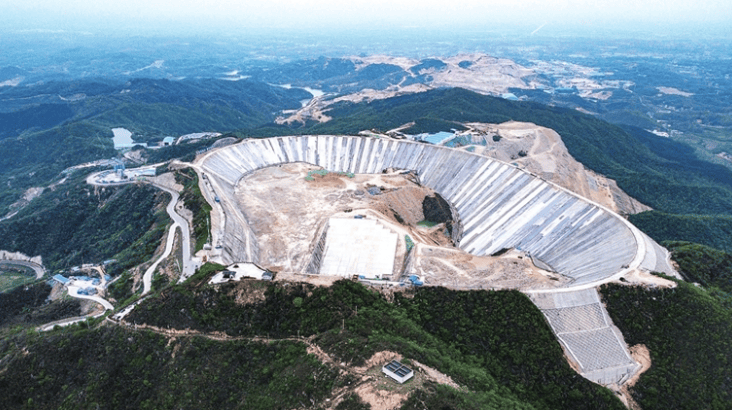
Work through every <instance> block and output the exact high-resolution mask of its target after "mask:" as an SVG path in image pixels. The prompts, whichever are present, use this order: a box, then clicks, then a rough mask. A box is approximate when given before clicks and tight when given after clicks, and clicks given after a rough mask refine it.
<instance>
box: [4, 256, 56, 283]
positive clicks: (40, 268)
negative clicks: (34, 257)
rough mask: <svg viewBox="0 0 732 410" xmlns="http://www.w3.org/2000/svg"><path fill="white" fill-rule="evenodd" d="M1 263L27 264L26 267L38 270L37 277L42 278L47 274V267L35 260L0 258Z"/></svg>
mask: <svg viewBox="0 0 732 410" xmlns="http://www.w3.org/2000/svg"><path fill="white" fill-rule="evenodd" d="M0 263H4V264H8V265H20V266H25V267H26V268H31V269H33V271H35V272H36V279H40V278H42V277H43V275H45V274H46V269H45V268H44V267H43V266H41V265H39V264H37V263H34V262H29V261H21V260H16V259H0Z"/></svg>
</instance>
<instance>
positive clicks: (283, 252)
mask: <svg viewBox="0 0 732 410" xmlns="http://www.w3.org/2000/svg"><path fill="white" fill-rule="evenodd" d="M317 169H318V168H316V167H314V166H312V165H308V164H303V163H297V164H287V165H282V166H276V167H269V168H265V169H262V170H259V171H256V172H254V173H252V174H250V175H248V176H246V177H245V178H244V179H242V180H241V181H240V182H239V184H238V185H237V188H236V197H237V201H238V205H239V206H240V207H241V209H242V210H243V211H244V213H245V215H246V218H247V220H248V221H251V222H250V226H251V228H252V231H253V232H254V234H255V235H256V237H257V241H258V244H259V249H260V255H259V256H260V261H259V263H260V265H261V266H263V267H266V268H268V269H271V270H273V271H275V272H277V276H276V280H280V281H282V280H284V281H293V280H294V281H305V282H308V283H312V284H315V285H318V286H329V285H330V284H332V283H333V282H334V281H336V280H338V279H340V277H325V276H320V275H303V274H302V273H304V272H305V270H306V266H307V265H308V263H309V262H310V258H311V255H312V253H313V249H314V247H315V242H316V238H317V237H320V232H322V230H323V229H325V224H326V223H327V221H328V219H329V218H331V217H333V216H338V217H348V216H350V215H356V214H359V215H364V216H366V217H367V218H373V219H378V220H380V223H381V225H383V226H385V227H386V228H388V229H390V230H391V231H392V232H395V233H397V234H398V237H399V243H398V245H397V253H396V258H395V259H396V260H395V263H394V270H393V274H394V275H393V277H392V280H398V279H403V278H401V276H400V275H401V274H402V273H403V274H404V275H411V274H416V275H419V276H420V277H421V278H422V279H423V280H424V281H425V283H427V284H429V285H440V286H446V287H451V288H455V289H507V288H514V289H515V288H519V289H521V288H532V289H537V288H554V287H558V286H562V285H564V284H566V282H567V281H568V280H567V278H565V277H562V276H561V275H558V274H556V273H553V272H549V271H546V270H543V269H540V268H538V267H536V266H535V265H534V264H533V262H532V261H531V258H529V257H527V256H526V255H524V254H523V253H521V252H518V251H509V252H506V253H504V254H503V255H500V256H497V257H478V256H474V255H470V254H468V253H467V252H464V251H462V250H460V249H458V248H456V247H455V246H454V244H453V243H452V240H451V239H450V237H449V235H448V234H447V230H446V227H445V224H437V225H436V226H432V227H426V226H418V225H417V224H418V223H419V222H420V221H422V220H423V219H424V214H423V210H422V202H423V200H424V198H425V196H428V195H433V194H434V193H433V192H432V191H431V190H429V189H427V188H424V187H421V186H419V185H417V184H416V183H415V182H413V181H412V180H410V178H409V177H408V175H407V176H405V175H398V174H379V175H354V176H353V178H349V177H348V176H346V175H339V174H335V173H330V174H327V175H325V176H320V175H317V174H312V172H311V171H314V170H317ZM309 173H310V174H311V176H310V177H308V174H309ZM308 178H309V179H312V180H308ZM369 191H371V192H369ZM406 235H409V237H410V238H412V239H413V241H414V242H415V244H416V247H415V249H414V250H413V251H412V252H411V254H410V255H411V256H410V259H409V260H405V257H406V256H407V251H406V245H405V242H404V240H403V238H404V237H405V236H406ZM405 267H406V271H403V269H404V268H405Z"/></svg>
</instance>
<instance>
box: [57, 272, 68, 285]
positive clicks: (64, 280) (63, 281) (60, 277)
mask: <svg viewBox="0 0 732 410" xmlns="http://www.w3.org/2000/svg"><path fill="white" fill-rule="evenodd" d="M53 279H54V280H55V281H56V282H58V283H60V284H62V285H66V284H68V283H69V280H68V279H67V278H66V277H64V276H63V275H58V274H57V275H53Z"/></svg>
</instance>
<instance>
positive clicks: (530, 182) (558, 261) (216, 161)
mask: <svg viewBox="0 0 732 410" xmlns="http://www.w3.org/2000/svg"><path fill="white" fill-rule="evenodd" d="M291 162H307V163H310V164H313V165H316V166H320V167H323V168H325V169H328V170H330V171H338V172H353V173H366V174H369V173H381V172H382V171H383V170H385V169H387V168H395V169H405V170H413V171H415V172H416V173H417V174H418V176H419V179H420V182H421V183H422V184H423V185H425V186H427V187H429V188H431V189H433V190H435V191H436V192H438V193H440V194H441V195H442V196H443V197H444V198H445V199H446V200H447V201H449V202H450V203H451V204H453V205H454V207H455V209H456V210H457V213H458V215H459V218H460V220H461V222H462V224H463V226H464V235H463V237H462V238H461V239H460V242H459V247H460V248H461V249H463V250H465V251H467V252H469V253H471V254H474V255H479V256H483V255H490V254H492V253H494V252H496V251H498V250H500V249H506V248H518V249H521V250H524V251H527V252H529V253H531V255H532V257H534V258H537V259H539V260H540V261H542V262H543V263H545V264H547V265H549V266H551V267H553V268H554V269H555V270H556V271H557V273H560V274H562V275H565V276H567V277H569V278H570V279H571V282H570V284H569V285H567V286H568V287H578V286H582V287H592V286H595V285H597V284H599V283H602V282H603V281H607V280H609V279H610V278H614V277H618V276H620V275H622V274H624V273H625V272H627V271H628V270H630V269H635V268H637V267H638V266H640V264H641V262H642V260H643V259H644V258H645V252H646V248H647V246H648V245H647V242H646V241H645V240H643V238H642V236H641V234H640V233H639V231H637V229H635V228H634V227H633V226H632V225H631V224H630V223H628V222H627V221H625V220H624V219H623V218H622V217H620V216H619V215H617V214H614V213H612V212H611V211H609V210H607V209H605V208H603V207H601V206H599V205H597V204H595V203H592V202H590V201H588V200H586V199H584V198H581V197H579V196H577V195H575V194H573V193H571V192H569V191H567V190H565V189H563V188H560V187H558V186H556V185H554V184H551V183H549V182H546V181H544V180H541V179H540V178H538V177H537V176H535V175H532V174H529V173H527V172H525V171H523V170H521V169H518V168H516V167H514V166H512V165H509V164H506V163H503V162H500V161H497V160H495V159H491V158H488V157H483V156H480V155H477V154H472V153H469V152H465V151H459V150H454V149H450V148H445V147H439V146H433V145H427V144H421V143H415V142H411V141H401V140H391V139H381V138H371V137H347V136H302V137H275V138H268V139H250V140H245V141H243V142H242V143H240V144H236V145H230V146H227V147H223V148H220V149H217V150H213V151H210V152H209V153H207V154H205V156H204V157H203V158H201V159H200V160H199V165H200V167H201V169H202V170H203V171H204V172H205V173H206V174H208V175H209V176H210V177H212V178H215V179H216V181H217V186H219V187H220V188H218V189H221V190H222V191H224V192H226V193H222V195H231V194H232V193H233V191H234V188H235V186H236V184H237V183H238V181H239V180H240V179H241V178H242V177H244V176H245V175H247V174H249V173H251V172H253V171H256V170H257V169H261V168H264V167H268V166H273V165H278V164H284V163H291ZM229 202H232V203H233V201H229ZM240 222H244V221H240ZM227 223H229V219H227ZM231 223H232V224H234V223H237V222H236V221H232V222H231ZM226 229H227V230H229V229H230V227H227V228H226ZM240 229H241V228H240ZM234 230H235V229H234V228H233V227H231V231H232V232H233V231H234ZM252 240H253V238H252V236H251V235H250V231H249V229H248V228H244V231H241V230H240V231H239V232H238V234H235V235H232V238H231V241H233V242H237V241H239V242H242V243H241V244H236V243H231V244H225V245H224V246H225V248H228V249H229V250H226V249H225V252H224V253H225V254H227V257H226V258H225V259H226V260H228V261H254V260H256V257H257V256H256V252H254V251H253V250H254V249H256V248H257V247H256V244H253V243H252ZM242 250H247V251H246V253H245V254H242ZM242 259H246V260H242Z"/></svg>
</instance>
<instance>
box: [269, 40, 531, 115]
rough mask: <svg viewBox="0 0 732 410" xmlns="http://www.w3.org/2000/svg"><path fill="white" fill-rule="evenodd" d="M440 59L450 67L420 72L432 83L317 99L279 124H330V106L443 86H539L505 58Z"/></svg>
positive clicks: (399, 60)
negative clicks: (465, 64)
mask: <svg viewBox="0 0 732 410" xmlns="http://www.w3.org/2000/svg"><path fill="white" fill-rule="evenodd" d="M350 59H351V60H352V61H353V62H354V63H355V64H356V67H357V69H362V68H364V67H366V66H368V65H372V64H393V65H397V66H399V67H401V68H402V69H404V70H408V69H410V68H411V67H413V66H415V65H417V64H419V61H417V60H413V59H409V58H404V57H392V56H385V55H373V56H368V57H356V56H354V57H350ZM441 60H442V61H443V62H444V63H445V64H446V65H447V66H446V67H443V68H441V69H434V68H432V69H423V70H420V72H419V73H418V74H420V75H429V76H430V77H432V79H431V81H429V82H427V83H426V84H409V85H403V83H402V84H393V85H391V86H389V87H387V88H386V89H383V90H373V89H364V90H361V91H359V92H356V93H352V94H348V95H343V96H339V97H338V98H334V99H326V98H314V99H313V100H312V101H310V103H309V104H308V105H307V106H305V107H303V108H301V109H299V110H296V111H294V112H288V113H285V115H283V116H281V117H280V118H278V119H277V120H276V122H277V123H280V124H290V123H294V122H300V123H304V122H305V121H307V120H315V121H318V122H326V121H330V120H331V117H329V116H328V110H329V108H328V107H329V106H330V105H332V104H335V103H337V102H340V101H352V102H361V101H373V100H376V99H385V98H391V97H395V96H397V95H402V94H408V93H416V92H422V91H427V90H431V89H435V88H442V87H461V88H465V89H468V90H472V91H475V92H478V93H482V94H491V95H500V94H502V93H506V92H508V89H509V88H523V89H527V88H528V89H533V88H536V86H537V85H539V84H540V83H539V82H537V81H534V80H533V79H534V78H535V77H536V73H535V72H534V71H533V70H532V69H530V68H527V67H524V66H522V65H520V64H517V63H516V62H514V61H512V60H508V59H505V58H496V57H491V56H489V55H486V54H460V55H456V56H452V57H449V58H442V59H441ZM466 61H469V62H471V64H470V65H469V66H464V67H460V65H459V64H460V63H461V62H466Z"/></svg>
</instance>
